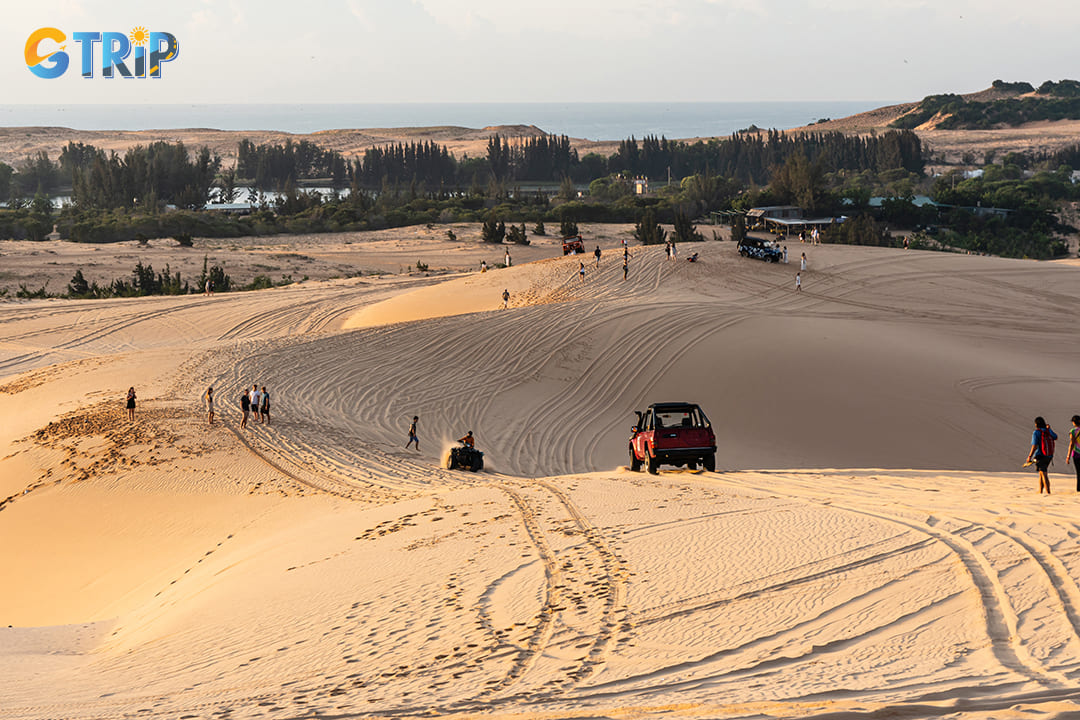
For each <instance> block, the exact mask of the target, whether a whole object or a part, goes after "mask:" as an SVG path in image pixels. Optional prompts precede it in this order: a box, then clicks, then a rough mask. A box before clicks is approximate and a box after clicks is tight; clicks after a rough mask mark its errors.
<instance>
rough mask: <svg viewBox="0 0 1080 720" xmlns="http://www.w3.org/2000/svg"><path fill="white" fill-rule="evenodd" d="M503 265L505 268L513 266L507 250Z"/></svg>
mask: <svg viewBox="0 0 1080 720" xmlns="http://www.w3.org/2000/svg"><path fill="white" fill-rule="evenodd" d="M503 264H504V265H506V267H510V266H511V265H513V264H514V263H513V261H511V260H510V251H509V250H507V251H506V262H504V263H503Z"/></svg>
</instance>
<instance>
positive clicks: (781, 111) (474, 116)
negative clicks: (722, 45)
mask: <svg viewBox="0 0 1080 720" xmlns="http://www.w3.org/2000/svg"><path fill="white" fill-rule="evenodd" d="M889 104H892V103H890V102H885V101H880V102H875V101H845V100H822V101H800V102H672V103H663V102H652V103H640V102H604V103H363V104H304V105H300V104H273V105H269V104H253V105H217V104H214V105H211V104H207V105H188V104H176V105H104V104H102V105H0V127H26V126H59V127H67V128H72V129H75V130H157V129H170V128H174V129H175V128H213V129H217V130H279V131H284V132H290V133H310V132H317V131H319V130H335V129H351V128H400V127H433V126H441V125H455V126H461V127H467V128H484V127H489V126H492V125H535V126H536V127H538V128H540V129H541V130H543V131H545V132H548V133H552V134H555V135H568V136H570V137H572V138H583V139H588V140H622V139H624V138H629V137H635V138H638V139H640V138H642V137H644V136H646V135H656V136H665V137H668V138H694V137H712V136H718V135H730V134H731V133H732V132H734V131H736V130H742V129H745V128H748V127H750V126H751V125H756V126H757V127H759V128H778V129H786V128H792V127H800V126H803V125H809V124H811V123H814V122H816V121H817V120H820V119H823V118H834V119H835V118H841V117H847V116H848V115H854V114H855V113H859V112H864V111H867V110H872V109H874V108H877V107H881V106H883V105H889Z"/></svg>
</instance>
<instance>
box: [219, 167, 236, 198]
mask: <svg viewBox="0 0 1080 720" xmlns="http://www.w3.org/2000/svg"><path fill="white" fill-rule="evenodd" d="M238 194H239V191H238V190H237V188H236V168H228V169H227V170H224V171H222V173H221V175H219V176H218V199H219V200H220V201H221V202H223V203H234V202H236V197H237V195H238Z"/></svg>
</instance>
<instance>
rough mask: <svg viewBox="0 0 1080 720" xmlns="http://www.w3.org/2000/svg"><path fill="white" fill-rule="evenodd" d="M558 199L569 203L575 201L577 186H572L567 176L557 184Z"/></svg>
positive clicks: (572, 183)
mask: <svg viewBox="0 0 1080 720" xmlns="http://www.w3.org/2000/svg"><path fill="white" fill-rule="evenodd" d="M558 198H559V199H560V200H562V201H564V202H570V201H571V200H576V199H577V186H576V185H574V181H573V180H571V179H570V176H569V175H567V176H566V177H564V178H563V179H562V182H561V183H559V194H558Z"/></svg>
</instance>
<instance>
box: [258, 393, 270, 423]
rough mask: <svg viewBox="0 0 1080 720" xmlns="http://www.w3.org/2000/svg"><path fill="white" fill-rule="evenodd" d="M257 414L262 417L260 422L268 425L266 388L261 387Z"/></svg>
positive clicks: (268, 411)
mask: <svg viewBox="0 0 1080 720" xmlns="http://www.w3.org/2000/svg"><path fill="white" fill-rule="evenodd" d="M259 414H260V415H262V422H264V423H266V424H267V425H269V424H270V393H268V392H266V386H265V385H263V389H262V404H261V405H259Z"/></svg>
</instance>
